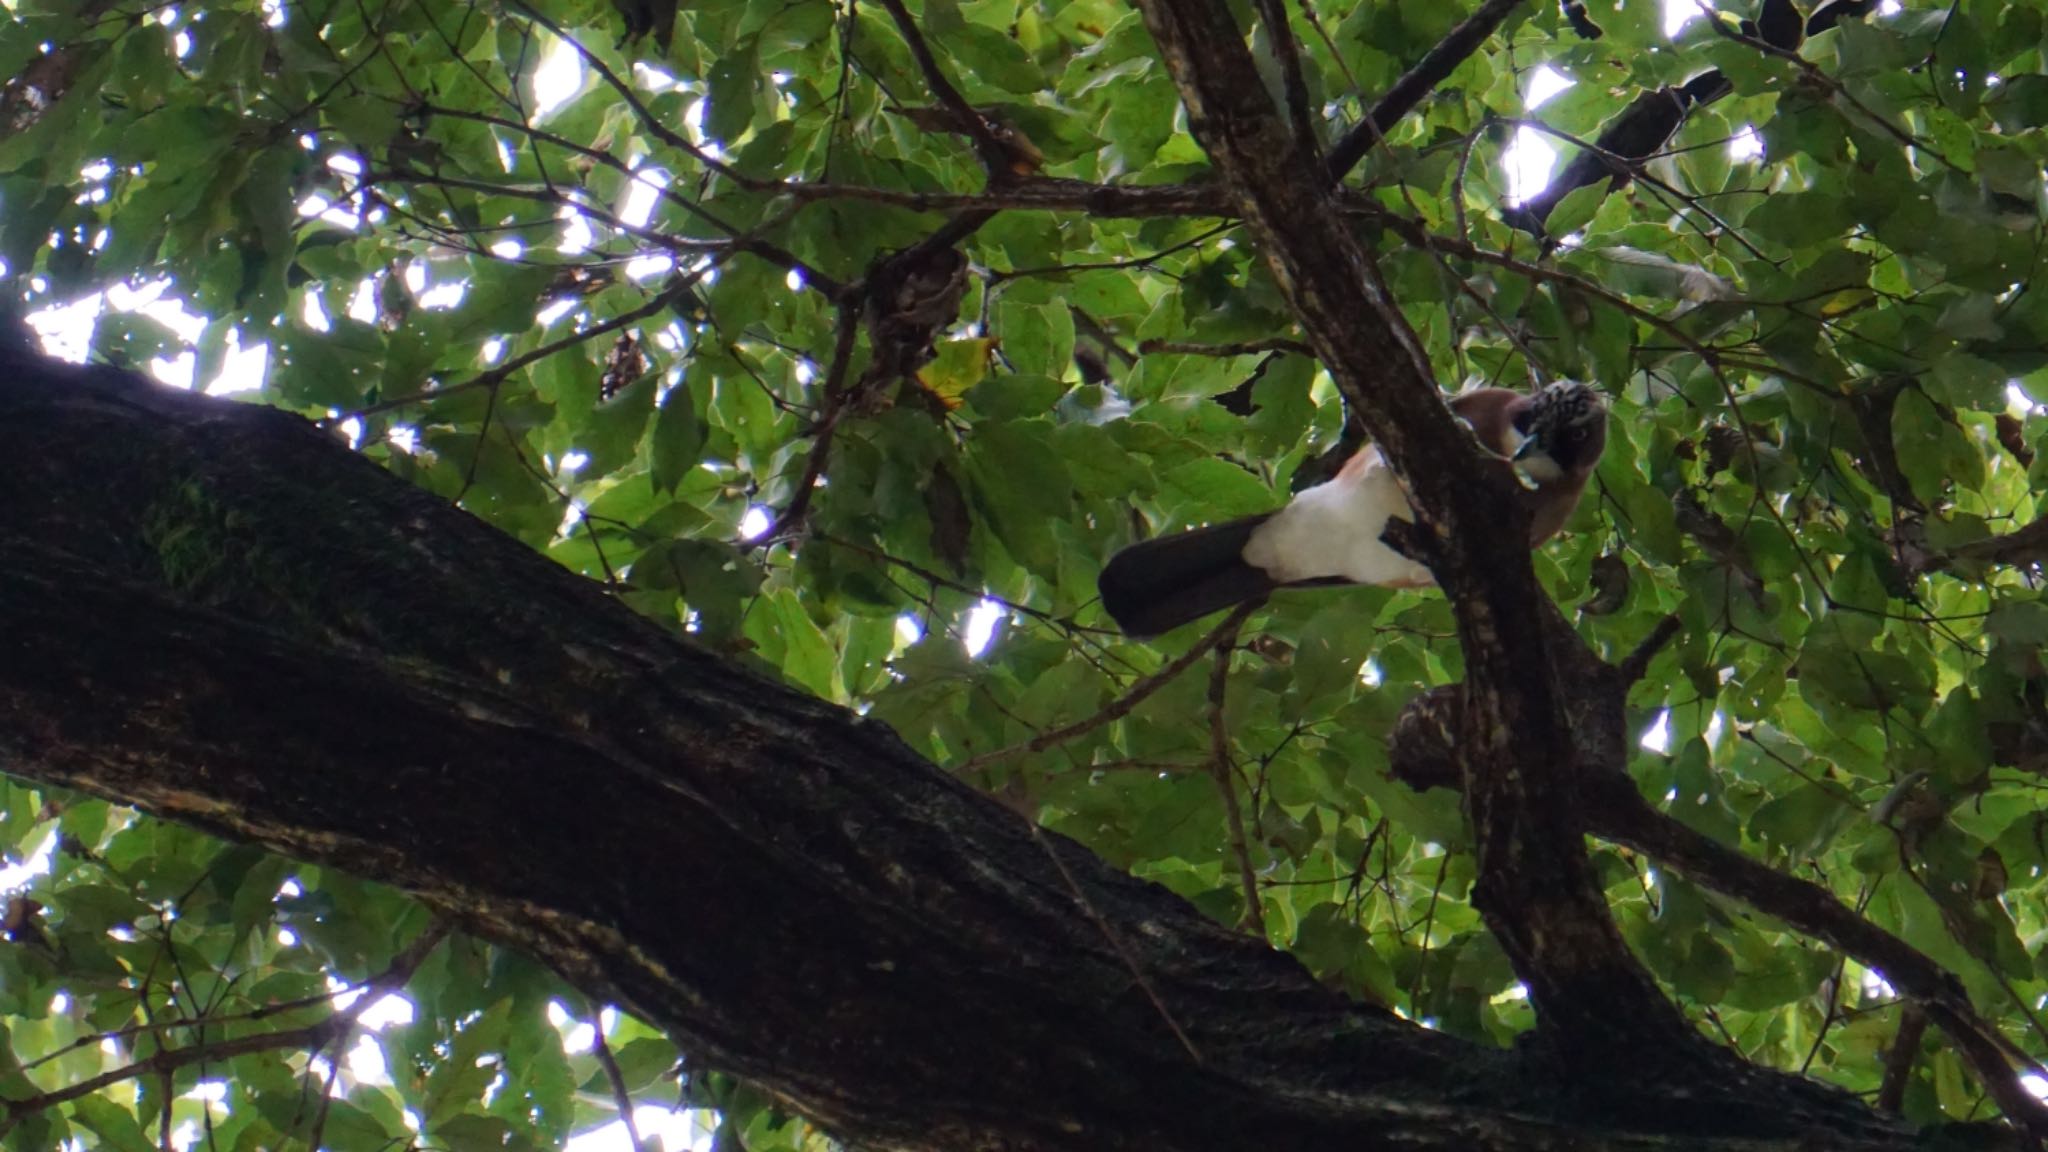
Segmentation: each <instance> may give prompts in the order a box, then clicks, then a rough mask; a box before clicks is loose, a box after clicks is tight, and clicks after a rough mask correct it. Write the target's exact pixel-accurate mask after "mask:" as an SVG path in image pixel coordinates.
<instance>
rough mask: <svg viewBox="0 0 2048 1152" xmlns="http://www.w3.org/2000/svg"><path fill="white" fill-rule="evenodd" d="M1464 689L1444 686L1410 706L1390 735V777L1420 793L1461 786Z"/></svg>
mask: <svg viewBox="0 0 2048 1152" xmlns="http://www.w3.org/2000/svg"><path fill="white" fill-rule="evenodd" d="M1464 709H1465V686H1464V685H1463V684H1445V685H1442V686H1440V687H1436V688H1431V689H1430V690H1429V691H1427V692H1424V693H1423V694H1422V695H1420V696H1417V697H1416V698H1415V699H1413V700H1410V701H1409V702H1408V706H1407V707H1405V708H1403V709H1401V715H1400V717H1399V718H1398V719H1396V720H1395V721H1394V730H1393V731H1392V732H1390V733H1389V734H1388V735H1387V774H1388V775H1389V776H1391V777H1393V778H1394V779H1396V780H1399V781H1400V782H1401V783H1403V784H1406V785H1407V786H1408V787H1410V788H1413V789H1414V790H1416V791H1417V792H1427V791H1429V790H1430V789H1431V788H1456V787H1457V786H1458V730H1459V729H1460V728H1462V727H1463V726H1464Z"/></svg>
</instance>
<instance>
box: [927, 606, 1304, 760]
mask: <svg viewBox="0 0 2048 1152" xmlns="http://www.w3.org/2000/svg"><path fill="white" fill-rule="evenodd" d="M1264 604H1265V600H1264V599H1263V598H1262V599H1258V600H1248V601H1246V602H1244V603H1243V604H1240V605H1238V606H1237V610H1236V611H1234V612H1232V613H1231V614H1230V615H1228V616H1225V617H1224V618H1223V622H1222V623H1221V624H1218V625H1216V627H1214V628H1212V629H1210V631H1209V634H1208V635H1206V636H1204V637H1202V638H1201V639H1200V640H1197V641H1195V642H1194V644H1193V645H1192V646H1191V647H1189V649H1188V650H1187V651H1185V652H1183V653H1181V654H1180V655H1179V656H1176V657H1174V658H1173V660H1172V661H1171V662H1169V663H1168V664H1167V665H1166V667H1164V668H1161V669H1160V670H1159V671H1157V672H1154V673H1152V674H1151V675H1150V676H1147V677H1145V678H1144V679H1143V680H1140V681H1138V682H1137V683H1136V684H1133V685H1131V688H1130V691H1128V692H1125V693H1124V694H1123V695H1121V696H1119V697H1117V698H1116V699H1115V700H1113V701H1111V702H1110V703H1109V706H1108V707H1106V708H1104V709H1102V710H1101V711H1099V712H1097V713H1095V714H1094V715H1092V716H1089V717H1088V718H1086V719H1084V720H1076V721H1075V722H1073V723H1072V724H1067V725H1063V726H1061V727H1059V728H1054V729H1052V730H1050V731H1047V732H1041V733H1039V734H1038V735H1036V736H1033V737H1032V738H1031V739H1029V740H1026V741H1025V742H1024V743H1022V744H1012V745H1011V746H1009V747H1008V748H998V749H996V750H995V751H994V752H984V753H982V754H981V755H979V756H974V757H970V758H969V759H967V760H964V761H962V762H961V763H960V764H959V765H958V766H957V767H956V768H955V769H954V771H955V772H970V771H973V770H974V769H977V768H986V767H988V766H989V765H991V764H1000V763H1002V762H1003V761H1005V760H1014V759H1016V758H1017V757H1019V756H1028V755H1030V754H1032V753H1034V752H1043V751H1045V750H1046V749H1047V748H1052V747H1055V746H1057V745H1060V744H1064V743H1066V742H1067V741H1069V740H1072V739H1074V738H1075V737H1076V736H1085V735H1087V734H1088V733H1090V732H1093V731H1095V730H1096V729H1097V728H1100V727H1102V726H1103V725H1104V724H1108V723H1110V722H1111V721H1114V720H1121V719H1123V718H1124V717H1125V716H1128V715H1130V714H1131V710H1132V709H1134V708H1136V707H1137V706H1138V705H1140V704H1143V703H1144V702H1145V701H1146V699H1147V698H1148V697H1150V696H1151V695H1152V694H1153V693H1154V692H1157V691H1159V690H1160V689H1161V688H1164V687H1166V686H1167V685H1168V684H1171V683H1172V682H1173V680H1174V678H1175V677H1177V676H1179V675H1180V674H1181V673H1183V672H1185V671H1187V670H1188V669H1189V668H1191V667H1193V666H1194V663H1195V661H1197V660H1200V659H1201V658H1202V657H1203V656H1204V655H1206V654H1207V653H1208V652H1209V651H1210V650H1211V649H1213V648H1215V647H1216V646H1217V645H1218V644H1222V643H1224V642H1225V641H1226V640H1229V639H1230V638H1232V637H1234V636H1236V635H1237V630H1238V628H1239V627H1240V626H1242V625H1243V624H1244V622H1245V620H1246V619H1247V618H1249V617H1250V616H1251V614H1252V613H1253V612H1256V611H1258V609H1259V608H1260V607H1261V606H1262V605H1264Z"/></svg>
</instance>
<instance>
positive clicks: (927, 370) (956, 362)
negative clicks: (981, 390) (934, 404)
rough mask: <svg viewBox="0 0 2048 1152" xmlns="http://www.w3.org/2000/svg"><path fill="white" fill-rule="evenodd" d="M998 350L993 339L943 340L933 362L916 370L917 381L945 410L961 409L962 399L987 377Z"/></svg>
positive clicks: (986, 337) (980, 337) (985, 337)
mask: <svg viewBox="0 0 2048 1152" xmlns="http://www.w3.org/2000/svg"><path fill="white" fill-rule="evenodd" d="M995 350H996V339H995V338H994V337H993V336H979V337H976V338H974V339H972V340H945V341H941V342H940V343H939V345H938V353H939V354H938V355H937V356H935V357H933V358H932V362H931V363H929V364H927V365H925V366H924V367H922V368H920V369H918V370H917V382H918V383H919V384H922V385H923V386H924V390H925V391H927V392H930V393H931V394H932V395H934V396H936V397H938V398H939V399H940V401H942V402H943V403H944V404H945V405H946V407H948V408H958V407H959V406H960V398H961V397H962V396H965V395H966V394H967V390H968V389H969V388H972V387H974V386H975V385H976V384H979V383H981V382H982V381H983V380H984V379H986V378H987V377H988V365H989V360H990V358H991V357H992V356H993V355H994V353H995Z"/></svg>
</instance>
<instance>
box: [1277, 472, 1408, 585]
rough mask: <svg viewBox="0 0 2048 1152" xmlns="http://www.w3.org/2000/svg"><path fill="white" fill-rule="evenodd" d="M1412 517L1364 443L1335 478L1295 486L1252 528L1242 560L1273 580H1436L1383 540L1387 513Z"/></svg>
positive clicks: (1392, 479)
mask: <svg viewBox="0 0 2048 1152" xmlns="http://www.w3.org/2000/svg"><path fill="white" fill-rule="evenodd" d="M1393 516H1398V517H1400V518H1401V519H1403V520H1410V519H1413V518H1414V515H1413V513H1412V512H1411V511H1410V510H1409V507H1408V497H1407V494H1406V493H1404V492H1403V491H1402V490H1401V481H1400V480H1399V479H1398V478H1396V477H1395V475H1394V470H1393V469H1392V468H1389V467H1388V466H1387V463H1386V461H1384V460H1382V459H1380V453H1379V449H1377V448H1366V449H1364V450H1363V451H1361V452H1359V453H1358V455H1356V456H1353V457H1352V458H1351V459H1350V460H1349V461H1348V462H1346V463H1345V465H1344V468H1343V470H1342V471H1340V472H1339V473H1338V474H1337V476H1336V478H1335V479H1333V480H1331V481H1329V482H1328V483H1325V484H1318V485H1316V486H1315V487H1313V488H1309V489H1305V490H1303V491H1302V492H1300V493H1297V494H1296V495H1295V497H1294V499H1293V500H1292V501H1290V502H1289V503H1288V505H1287V507H1285V508H1282V509H1281V510H1280V511H1278V512H1276V513H1274V514H1273V516H1272V518H1271V519H1269V520H1267V521H1266V522H1265V523H1264V524H1261V525H1259V527H1258V528H1257V529H1256V530H1255V531H1253V533H1252V535H1251V539H1250V540H1249V541H1248V542H1246V544H1245V547H1244V559H1245V562H1246V563H1248V564H1250V565H1251V566H1253V567H1254V568H1258V569H1261V570H1263V571H1264V572H1265V573H1266V574H1267V575H1268V576H1271V577H1272V578H1273V579H1274V580H1275V581H1276V582H1278V583H1281V584H1295V583H1301V582H1304V581H1311V580H1332V579H1335V580H1348V581H1350V582H1352V583H1354V584H1378V585H1382V586H1385V587H1392V588H1414V587H1422V586H1426V585H1428V584H1430V583H1432V581H1431V579H1430V575H1429V569H1427V568H1424V567H1423V566H1422V565H1420V564H1417V563H1416V562H1415V561H1413V560H1410V559H1408V558H1407V557H1406V556H1403V555H1401V554H1400V553H1399V552H1396V551H1394V550H1393V549H1392V548H1389V547H1387V546H1386V544H1385V543H1383V542H1382V541H1381V540H1380V533H1381V532H1384V531H1386V527H1387V519H1388V518H1389V517H1393Z"/></svg>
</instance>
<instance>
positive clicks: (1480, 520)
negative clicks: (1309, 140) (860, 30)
mask: <svg viewBox="0 0 2048 1152" xmlns="http://www.w3.org/2000/svg"><path fill="white" fill-rule="evenodd" d="M1141 7H1142V9H1143V11H1144V14H1145V19H1146V23H1147V26H1148V27H1149V28H1150V29H1151V31H1152V35H1153V39H1154V40H1156V41H1157V42H1158V44H1159V48H1160V52H1161V56H1162V57H1163V58H1164V60H1165V61H1166V63H1167V67H1168V69H1169V70H1170V71H1171V72H1172V73H1173V76H1174V79H1175V82H1176V83H1177V84H1178V85H1179V86H1180V90H1181V95H1182V99H1183V101H1184V102H1185V103H1186V105H1187V108H1188V113H1189V123H1190V126H1191V128H1192V131H1193V133H1194V136H1195V138H1196V140H1197V141H1199V142H1200V143H1201V144H1202V146H1203V147H1204V148H1205V149H1206V150H1207V151H1208V153H1209V156H1210V158H1211V160H1212V161H1214V162H1215V164H1216V166H1217V167H1218V169H1219V170H1221V171H1222V173H1223V174H1224V176H1225V178H1226V179H1227V181H1228V183H1229V187H1230V190H1231V193H1232V195H1233V197H1234V198H1235V199H1236V201H1237V203H1238V207H1239V213H1240V216H1241V217H1242V219H1243V220H1244V221H1245V222H1246V224H1247V225H1249V226H1250V227H1251V229H1252V231H1253V232H1254V234H1255V235H1256V236H1257V238H1258V240H1259V242H1260V245H1261V247H1262V249H1263V251H1264V254H1265V257H1266V261H1267V264H1268V266H1269V267H1270V268H1271V270H1272V272H1273V276H1274V279H1275V281H1276V282H1277V283H1278V285H1279V286H1280V289H1281V291H1282V293H1283V294H1284V295H1285V296H1286V298H1287V300H1288V302H1289V303H1290V304H1291V305H1292V306H1293V308H1294V311H1295V313H1296V315H1297V316H1298V317H1299V318H1300V320H1301V323H1302V327H1303V329H1304V330H1305V331H1306V332H1307V333H1308V335H1309V337H1310V342H1311V343H1312V344H1313V345H1315V347H1316V350H1317V353H1318V354H1319V355H1320V357H1321V358H1322V361H1323V363H1324V364H1325V365H1326V366H1327V367H1328V368H1329V370H1330V372H1331V375H1332V376H1333V377H1334V378H1335V379H1336V381H1337V385H1338V387H1339V388H1340V389H1341V390H1342V391H1343V393H1344V397H1345V399H1346V401H1347V402H1348V403H1349V404H1350V405H1351V407H1352V410H1353V411H1354V412H1355V413H1356V414H1357V416H1358V418H1359V419H1360V420H1361V421H1362V422H1363V423H1364V425H1365V427H1366V429H1367V430H1368V431H1369V432H1370V433H1371V434H1372V438H1373V440H1374V442H1375V443H1376V444H1377V445H1378V446H1379V448H1380V451H1381V452H1382V453H1384V454H1385V455H1386V456H1387V457H1388V459H1389V460H1391V461H1392V462H1393V464H1394V466H1395V469H1396V471H1398V472H1399V473H1400V475H1401V477H1402V479H1403V480H1404V481H1405V482H1406V484H1407V486H1408V489H1409V493H1410V497H1411V500H1412V502H1413V503H1414V505H1415V506H1416V508H1417V509H1418V511H1419V512H1420V514H1421V517H1422V519H1423V520H1424V521H1425V522H1426V523H1427V524H1428V526H1429V529H1430V532H1431V535H1430V537H1429V539H1428V540H1427V542H1426V543H1427V547H1426V549H1425V551H1426V552H1427V553H1428V559H1429V561H1430V565H1431V568H1432V569H1433V571H1434V572H1435V574H1436V577H1437V581H1438V583H1439V584H1440V585H1442V586H1443V587H1444V589H1445V591H1446V593H1447V594H1448V595H1449V596H1450V597H1451V598H1452V600H1453V602H1454V604H1455V606H1456V609H1457V615H1458V630H1459V638H1460V642H1461V645H1462V647H1463V650H1464V653H1465V660H1466V666H1467V678H1466V690H1467V694H1468V697H1469V699H1468V705H1467V707H1466V708H1465V709H1464V710H1463V714H1462V715H1463V721H1464V727H1463V739H1462V740H1461V741H1460V743H1459V750H1460V755H1461V757H1462V759H1463V762H1464V766H1465V780H1464V799H1465V805H1466V810H1467V813H1468V815H1469V817H1470V820H1471V823H1472V830H1473V835H1474V838H1475V841H1476V845H1477V856H1478V863H1479V876H1478V880H1477V883H1476V885H1475V888H1474V898H1475V902H1476V903H1477V904H1478V906H1479V908H1480V910H1481V912H1482V914H1483V915H1484V916H1485V918H1486V922H1487V926H1488V927H1489V928H1490V929H1491V930H1492V931H1493V933H1494V935H1495V936H1496V937H1497V938H1498V939H1499V940H1500V941H1501V944H1502V947H1503V948H1504V949H1505V950H1506V952H1507V953H1508V956H1509V958H1510V959H1511V960H1512V961H1513V963H1514V967H1515V972H1516V974H1517V975H1518V976H1520V977H1521V978H1522V980H1523V982H1524V983H1525V984H1527V985H1528V987H1529V990H1530V999H1531V1001H1532V1003H1533V1004H1534V1005H1535V1007H1536V1010H1537V1019H1538V1022H1539V1029H1540V1030H1542V1031H1543V1032H1544V1033H1545V1034H1546V1035H1548V1036H1549V1037H1550V1038H1551V1039H1553V1040H1555V1041H1557V1047H1558V1051H1560V1052H1562V1053H1566V1054H1568V1055H1569V1056H1570V1057H1571V1058H1573V1059H1575V1060H1580V1061H1585V1062H1588V1063H1601V1062H1604V1061H1608V1060H1630V1059H1636V1058H1639V1057H1640V1052H1639V1050H1640V1049H1643V1048H1645V1047H1648V1048H1655V1049H1657V1050H1658V1051H1660V1052H1662V1053H1665V1054H1666V1055H1667V1056H1673V1055H1675V1054H1677V1053H1682V1052H1685V1051H1688V1050H1693V1051H1696V1052H1704V1048H1703V1047H1702V1046H1700V1045H1698V1044H1697V1043H1696V1036H1695V1034H1694V1033H1693V1032H1692V1030H1691V1029H1690V1028H1689V1027H1688V1026H1687V1025H1686V1023H1685V1021H1684V1019H1683V1018H1682V1017H1681V1016H1680V1015H1679V1013H1678V1012H1677V1010H1676V1009H1675V1008H1673V1007H1672V1005H1671V1004H1670V1002H1669V1001H1668V1000H1666V999H1665V998H1664V996H1663V995H1662V993H1660V992H1659V991H1658V990H1657V988H1656V985H1655V983H1654V982H1653V981H1652V980H1651V979H1650V978H1649V975H1648V973H1646V972H1644V971H1643V969H1642V966H1641V965H1640V964H1638V963H1637V962H1636V960H1635V958H1634V957H1633V956H1632V955H1630V953H1629V951H1628V949H1627V947H1626V946H1625V945H1624V944H1623V942H1622V939H1621V934H1620V932H1619V931H1618V930H1617V929H1616V928H1615V926H1614V921H1613V918H1612V916H1611V914H1610V912H1609V910H1608V907H1607V904H1606V901H1605V899H1604V898H1603V896H1602V894H1601V892H1600V890H1599V887H1598V885H1597V884H1596V883H1595V881H1594V877H1593V873H1592V869H1591V866H1590V864H1589V863H1588V860H1587V857H1586V853H1585V844H1584V837H1583V830H1582V826H1581V823H1580V817H1579V814H1578V813H1577V812H1576V811H1575V808H1574V806H1573V804H1572V803H1571V800H1570V789H1569V788H1567V787H1562V786H1561V782H1562V781H1565V780H1568V779H1569V778H1570V773H1569V771H1568V767H1569V765H1570V764H1571V762H1572V759H1573V747H1572V742H1571V739H1570V732H1569V724H1568V721H1567V719H1566V716H1565V713H1564V709H1563V704H1562V701H1561V700H1560V699H1559V697H1558V695H1557V691H1556V685H1555V683H1554V682H1553V678H1552V676H1551V666H1552V662H1551V659H1550V655H1549V651H1550V647H1551V645H1552V643H1553V642H1554V640H1555V639H1557V637H1555V636H1553V635H1550V634H1547V631H1548V630H1547V629H1546V628H1545V626H1544V623H1545V614H1546V612H1549V611H1552V609H1550V608H1549V607H1548V600H1547V599H1546V598H1545V597H1544V595H1543V593H1542V590H1541V589H1540V587H1539V586H1538V585H1537V583H1536V578H1535V573H1534V570H1533V568H1532V566H1531V564H1530V560H1529V552H1528V547H1527V543H1526V541H1527V539H1528V529H1527V526H1526V524H1525V523H1524V522H1523V521H1522V519H1521V517H1520V514H1519V513H1518V511H1517V509H1516V501H1515V499H1514V498H1513V493H1512V484H1513V481H1512V480H1511V479H1510V477H1509V476H1508V475H1507V474H1506V471H1505V470H1504V469H1499V468H1496V467H1493V466H1490V465H1489V464H1488V463H1486V462H1484V461H1483V460H1482V458H1481V457H1480V456H1479V455H1478V453H1477V452H1476V450H1475V446H1474V444H1473V442H1472V439H1471V437H1470V435H1469V433H1468V432H1467V431H1466V430H1464V429H1463V428H1461V426H1459V425H1458V424H1457V423H1456V421H1455V420H1453V418H1452V417H1451V414H1450V410H1449V409H1448V408H1447V407H1446V406H1445V404H1444V400H1443V395H1442V393H1441V392H1440V391H1439V390H1438V388H1437V387H1436V383H1435V381H1434V379H1433V377H1432V375H1431V371H1430V367H1429V363H1428V358H1427V356H1426V354H1425V353H1424V352H1423V349H1422V347H1421V345H1420V342H1419V341H1418V340H1417V338H1416V337H1415V335H1414V333H1413V332H1411V331H1410V330H1409V329H1408V327H1407V323H1406V321H1405V320H1404V319H1403V318H1402V316H1401V314H1400V312H1399V310H1398V309H1397V308H1396V307H1395V305H1394V304H1393V302H1392V301H1391V300H1389V299H1388V298H1387V295H1386V293H1385V291H1384V289H1383V287H1381V286H1380V285H1379V283H1378V278H1377V273H1376V271H1375V269H1374V268H1373V267H1372V265H1371V264H1370V262H1369V261H1368V259H1367V257H1366V256H1365V255H1364V253H1362V252H1361V250H1360V247H1359V245H1358V243H1357V242H1356V241H1355V240H1354V238H1353V237H1352V235H1351V233H1350V232H1349V230H1348V228H1347V227H1346V225H1345V222H1344V217H1343V215H1342V213H1340V212H1339V211H1338V210H1337V209H1338V204H1337V202H1336V199H1335V197H1334V196H1333V195H1332V193H1331V191H1330V189H1329V186H1328V184H1327V183H1326V182H1325V181H1322V180H1318V179H1316V178H1315V176H1316V174H1317V173H1318V169H1317V167H1316V165H1315V162H1314V160H1313V157H1311V156H1309V155H1308V154H1307V153H1306V152H1305V151H1304V150H1303V149H1301V148H1300V147H1299V144H1298V142H1296V141H1294V140H1292V139H1291V138H1290V136H1289V134H1288V132H1287V131H1286V129H1285V128H1284V126H1283V125H1282V124H1281V122H1280V119H1279V116H1278V115H1277V114H1276V112H1275V110H1274V108H1273V106H1272V101H1271V99H1270V98H1269V97H1268V96H1267V94H1266V90H1265V88H1264V86H1263V85H1262V84H1261V83H1260V81H1259V77H1258V73H1257V71H1256V69H1255V67H1254V65H1253V63H1252V60H1251V58H1250V54H1249V53H1248V52H1247V51H1246V49H1245V46H1244V43H1243V39H1242V37H1241V36H1240V35H1239V34H1238V32H1237V29H1236V26H1235V24H1234V22H1233V21H1232V19H1231V17H1230V15H1229V12H1228V11H1227V9H1225V8H1224V7H1222V6H1218V5H1214V4H1208V3H1202V2H1200V0H1151V2H1149V3H1146V4H1143V5H1142V6H1141ZM1678 1058H1680V1059H1682V1058H1683V1057H1678Z"/></svg>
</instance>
